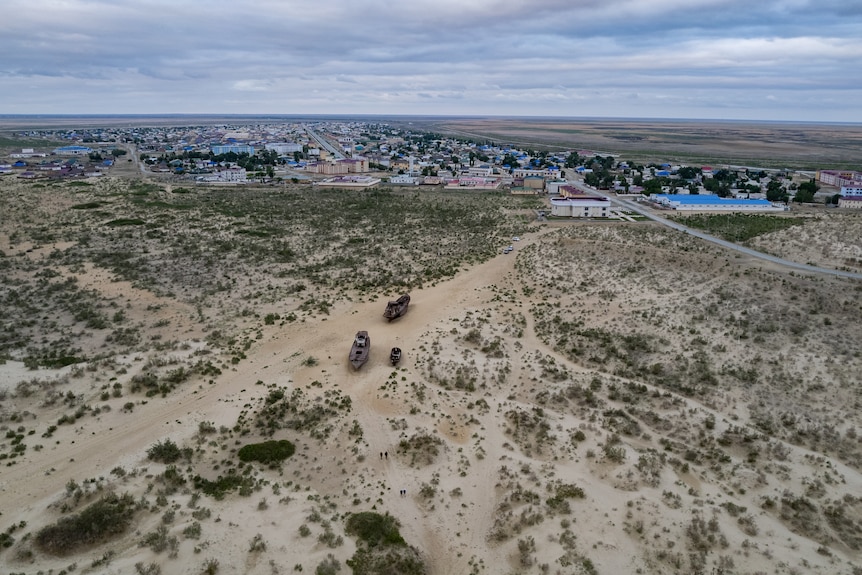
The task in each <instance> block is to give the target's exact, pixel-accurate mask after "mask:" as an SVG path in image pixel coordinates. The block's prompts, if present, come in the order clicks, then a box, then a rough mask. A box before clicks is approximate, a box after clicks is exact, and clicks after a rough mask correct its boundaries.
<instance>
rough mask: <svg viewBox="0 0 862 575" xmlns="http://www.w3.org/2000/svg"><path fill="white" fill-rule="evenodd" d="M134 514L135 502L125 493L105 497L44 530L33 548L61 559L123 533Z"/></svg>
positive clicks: (39, 534) (38, 535) (37, 536)
mask: <svg viewBox="0 0 862 575" xmlns="http://www.w3.org/2000/svg"><path fill="white" fill-rule="evenodd" d="M135 510H136V508H135V500H134V498H133V497H132V496H131V495H129V494H128V493H126V494H123V495H116V494H113V493H112V494H110V495H106V496H105V497H103V498H101V499H99V500H98V501H96V502H95V503H93V504H91V505H89V506H88V507H86V508H85V509H83V510H82V511H81V512H80V513H78V514H76V515H70V516H68V517H62V518H61V519H60V520H59V521H57V523H55V524H54V525H49V526H47V527H43V528H42V529H41V530H40V531H39V532H38V533H37V534H36V540H35V541H36V546H37V547H38V548H40V549H41V550H43V551H45V552H47V553H52V554H55V555H63V554H66V553H70V552H74V551H75V550H76V549H77V548H78V547H81V546H83V545H92V544H94V543H99V542H102V541H104V540H106V539H109V538H111V537H114V536H116V535H120V534H121V533H123V532H124V531H125V530H126V528H127V527H128V526H129V524H130V523H131V520H132V517H133V516H134V514H135Z"/></svg>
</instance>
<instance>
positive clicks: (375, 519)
mask: <svg viewBox="0 0 862 575" xmlns="http://www.w3.org/2000/svg"><path fill="white" fill-rule="evenodd" d="M345 531H346V532H347V534H348V535H355V536H356V537H358V538H359V540H360V541H362V542H363V543H364V544H365V545H367V546H368V547H377V546H378V545H380V546H384V547H386V546H393V545H395V546H398V545H406V543H405V541H404V538H403V537H401V534H400V533H399V532H398V520H397V519H395V518H394V517H392V516H391V515H389V514H388V513H387V514H386V515H380V514H379V513H374V512H373V511H363V512H361V513H354V514H352V515H351V516H350V517H348V518H347V527H346V529H345Z"/></svg>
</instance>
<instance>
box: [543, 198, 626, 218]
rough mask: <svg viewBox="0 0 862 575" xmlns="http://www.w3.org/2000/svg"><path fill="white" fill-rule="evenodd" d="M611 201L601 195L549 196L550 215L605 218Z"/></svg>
mask: <svg viewBox="0 0 862 575" xmlns="http://www.w3.org/2000/svg"><path fill="white" fill-rule="evenodd" d="M610 210H611V201H610V200H609V199H607V198H605V197H602V196H586V195H581V196H580V197H568V198H551V215H552V216H557V217H562V218H607V217H608V216H610Z"/></svg>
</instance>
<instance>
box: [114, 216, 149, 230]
mask: <svg viewBox="0 0 862 575" xmlns="http://www.w3.org/2000/svg"><path fill="white" fill-rule="evenodd" d="M145 223H146V222H145V221H144V220H142V219H140V218H117V219H116V220H111V221H110V222H106V223H105V225H106V226H109V227H112V228H119V227H123V226H142V225H144V224H145Z"/></svg>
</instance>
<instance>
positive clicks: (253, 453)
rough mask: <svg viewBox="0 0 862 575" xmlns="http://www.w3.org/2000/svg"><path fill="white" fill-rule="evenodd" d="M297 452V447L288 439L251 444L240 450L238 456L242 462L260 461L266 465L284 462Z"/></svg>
mask: <svg viewBox="0 0 862 575" xmlns="http://www.w3.org/2000/svg"><path fill="white" fill-rule="evenodd" d="M294 451H296V446H294V445H293V444H292V443H291V442H289V441H288V440H286V439H280V440H277V441H276V440H272V441H264V442H263V443H249V444H248V445H244V446H243V447H241V448H240V450H239V452H238V453H237V455H238V456H239V458H240V460H241V461H245V462H249V461H259V462H261V463H264V464H271V463H279V462H281V461H284V460H285V459H287V458H288V457H290V456H291V455H293V453H294Z"/></svg>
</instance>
